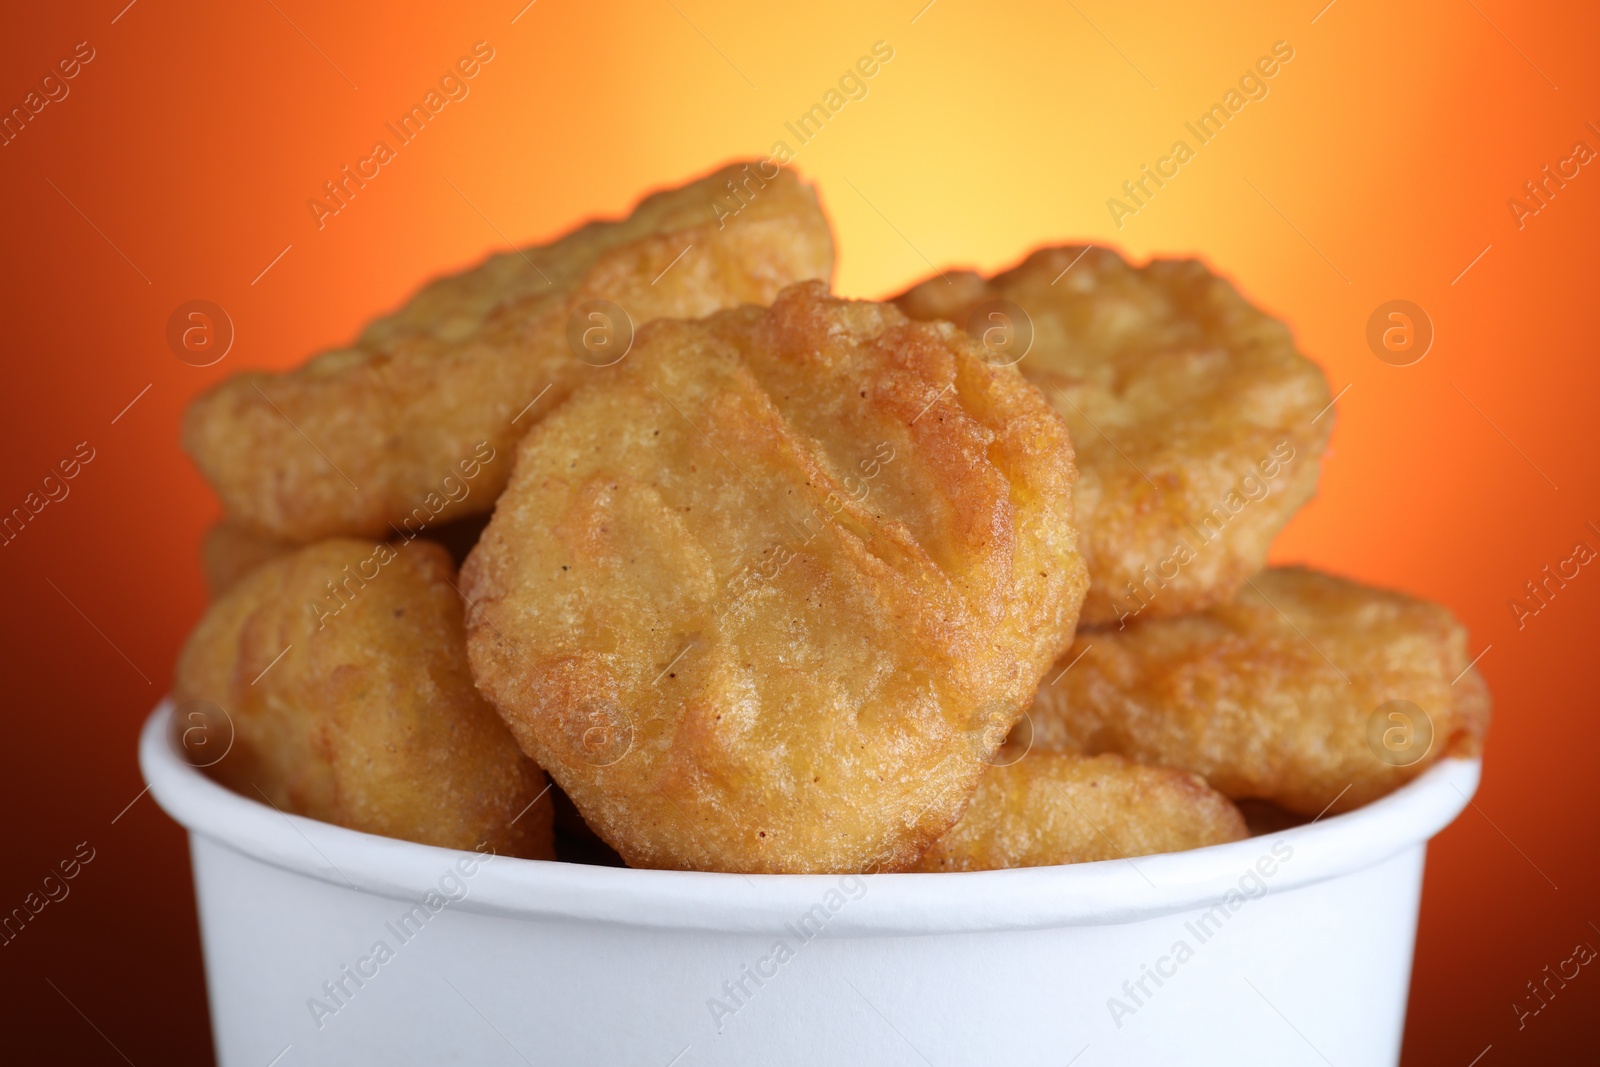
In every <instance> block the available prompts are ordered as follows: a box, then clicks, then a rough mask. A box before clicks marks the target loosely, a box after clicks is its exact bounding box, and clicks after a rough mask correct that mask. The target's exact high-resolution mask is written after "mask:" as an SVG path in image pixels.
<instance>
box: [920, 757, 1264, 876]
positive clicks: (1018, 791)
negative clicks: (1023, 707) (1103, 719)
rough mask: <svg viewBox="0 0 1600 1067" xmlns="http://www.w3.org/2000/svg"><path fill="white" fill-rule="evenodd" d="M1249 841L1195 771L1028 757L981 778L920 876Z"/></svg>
mask: <svg viewBox="0 0 1600 1067" xmlns="http://www.w3.org/2000/svg"><path fill="white" fill-rule="evenodd" d="M1001 758H1002V759H1003V758H1005V750H1002V755H1001ZM1246 836H1248V831H1247V829H1246V827H1245V821H1244V816H1243V815H1241V814H1240V813H1239V809H1238V808H1236V807H1234V805H1233V802H1232V801H1231V800H1229V799H1228V798H1227V797H1225V796H1223V795H1222V794H1221V793H1219V792H1217V791H1216V790H1215V789H1212V788H1211V787H1210V786H1209V785H1207V784H1206V782H1205V779H1203V778H1201V777H1200V776H1199V775H1195V774H1189V773H1187V772H1185V771H1174V770H1168V769H1166V768H1164V767H1147V766H1145V765H1143V764H1139V763H1132V762H1129V761H1128V760H1125V759H1123V758H1122V757H1121V756H1083V755H1078V754H1076V753H1071V752H1030V753H1028V754H1027V755H1026V756H1025V757H1023V758H1021V759H1019V760H1017V761H1016V762H1015V763H1010V764H1006V765H1000V764H997V765H996V766H995V767H993V768H991V769H990V770H989V771H988V772H987V773H986V774H984V776H983V781H981V782H980V783H979V784H978V791H977V793H975V794H974V795H973V797H972V802H971V803H970V804H968V805H967V812H966V814H965V815H963V816H962V817H961V821H960V822H958V823H956V825H955V828H954V829H952V830H951V831H950V832H949V833H947V834H945V835H944V836H943V837H941V838H939V840H938V841H936V842H934V845H933V847H932V848H930V849H929V850H928V851H927V853H926V854H925V855H924V856H923V857H922V859H921V861H919V862H918V863H917V866H916V870H919V871H992V870H999V869H1001V868H1005V867H1048V866H1052V865H1054V864H1059V863H1088V862H1090V861H1091V860H1112V859H1121V858H1127V857H1131V856H1149V855H1153V854H1154V853H1157V852H1182V851H1184V850H1185V849H1191V848H1201V847H1203V846H1205V845H1220V844H1224V843H1226V842H1228V841H1238V840H1239V839H1241V838H1243V837H1246Z"/></svg>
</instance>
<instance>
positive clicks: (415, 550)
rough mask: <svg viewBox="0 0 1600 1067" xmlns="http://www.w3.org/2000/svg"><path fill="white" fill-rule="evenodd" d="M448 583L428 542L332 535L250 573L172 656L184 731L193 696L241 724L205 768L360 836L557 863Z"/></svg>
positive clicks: (450, 573) (203, 710)
mask: <svg viewBox="0 0 1600 1067" xmlns="http://www.w3.org/2000/svg"><path fill="white" fill-rule="evenodd" d="M454 577H455V573H454V568H453V567H452V566H451V564H450V557H449V555H448V554H447V553H446V552H445V550H444V549H443V548H441V547H439V546H438V545H435V544H432V543H431V542H427V541H421V540H419V541H415V542H413V543H411V544H408V545H406V546H404V547H401V548H396V547H394V546H393V545H389V544H385V543H379V544H376V545H375V544H373V543H372V542H370V541H355V540H345V539H339V540H331V541H324V542H321V543H319V544H315V545H311V546H308V547H305V548H302V549H299V550H298V551H296V552H294V553H293V554H291V555H288V556H283V557H280V558H278V559H274V560H269V561H268V562H266V563H263V564H261V565H260V566H258V567H256V568H255V569H254V570H252V571H250V572H249V573H248V574H246V575H245V576H244V577H243V578H241V579H240V580H239V582H238V583H237V584H236V585H234V586H233V587H232V588H231V589H229V590H228V591H227V592H226V593H224V594H223V596H222V597H221V598H220V599H218V600H217V601H216V602H215V603H213V604H212V605H211V607H210V608H209V609H208V610H207V611H206V614H205V617H204V618H203V619H201V621H200V625H199V626H198V627H196V628H195V631H194V633H193V634H191V635H190V637H189V641H188V643H187V644H186V645H185V646H184V649H183V653H182V655H181V657H180V658H179V660H178V668H177V676H176V682H175V685H174V698H175V700H176V701H177V703H178V710H179V716H178V720H179V723H180V725H182V724H183V723H184V721H185V720H186V718H187V713H186V712H185V710H184V709H185V706H186V705H187V706H189V707H190V708H191V709H193V708H196V707H198V708H199V709H200V714H201V715H202V720H204V719H206V718H210V717H213V716H216V713H215V712H214V711H210V710H209V708H208V707H207V705H206V704H203V703H202V704H198V705H196V704H193V703H191V702H209V703H210V704H214V705H216V706H217V707H219V708H221V709H222V712H223V713H224V715H225V719H226V721H227V722H228V723H231V730H232V734H231V736H232V747H231V748H230V749H228V750H227V754H226V755H225V756H223V757H221V758H220V759H219V760H217V761H215V762H214V764H212V765H211V766H209V768H208V771H209V773H210V774H212V775H213V776H214V777H215V778H216V779H217V780H218V781H220V782H222V783H223V784H224V785H226V786H228V787H229V788H231V789H233V790H234V791H235V792H238V793H241V794H243V795H244V796H247V797H250V798H251V799H259V798H261V797H263V796H265V797H266V798H267V799H268V800H269V801H271V803H273V804H274V805H276V806H277V807H278V808H280V809H282V810H284V811H289V812H295V813H297V814H300V815H305V816H309V817H310V818H313V819H321V820H323V821H324V822H331V823H337V824H338V825H340V826H347V827H350V828H351V829H354V830H364V831H366V832H368V833H374V834H382V835H384V836H386V837H397V838H402V839H404V840H407V841H419V842H421V843H423V844H427V845H440V846H443V847H446V848H459V849H473V848H476V847H478V846H479V845H481V844H484V843H487V845H488V846H489V847H491V848H493V849H494V850H495V851H496V852H499V853H502V854H510V855H516V856H524V857H528V858H536V859H548V858H551V857H553V855H554V853H553V850H552V842H551V810H550V802H549V799H548V798H543V799H540V798H541V794H542V792H543V790H544V788H545V777H544V774H543V773H542V772H541V771H540V770H539V768H538V767H536V766H535V765H534V764H533V763H532V762H531V761H530V760H529V759H528V758H527V757H526V756H524V755H523V754H522V752H521V751H520V750H519V749H518V748H517V744H516V742H515V741H514V740H513V739H512V737H511V734H510V732H509V731H507V730H506V728H505V725H504V724H503V723H502V722H500V720H499V718H498V717H497V716H496V715H495V713H494V709H493V708H491V707H489V705H488V704H486V703H484V701H483V698H482V697H480V696H479V695H478V692H477V690H476V689H474V688H473V685H472V676H471V672H470V670H469V669H468V666H467V652H466V634H465V632H464V630H463V629H462V618H461V614H462V609H461V601H460V597H459V595H458V594H457V592H456V590H455V587H454V584H453V579H454ZM216 717H217V720H218V721H217V722H216V723H213V724H211V725H214V726H216V728H217V732H216V736H223V735H225V734H226V732H227V727H224V726H222V725H221V720H222V718H223V717H222V716H216ZM536 799H537V800H538V801H539V802H538V803H537V804H534V801H535V800H536ZM530 804H533V805H534V806H533V807H532V808H529V805H530Z"/></svg>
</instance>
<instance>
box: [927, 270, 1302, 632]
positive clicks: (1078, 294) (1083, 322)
mask: <svg viewBox="0 0 1600 1067" xmlns="http://www.w3.org/2000/svg"><path fill="white" fill-rule="evenodd" d="M897 303H898V304H899V305H900V306H901V307H902V308H903V309H905V311H906V313H907V314H909V315H910V316H911V317H912V318H914V319H946V320H949V321H951V322H955V323H957V324H962V325H965V326H966V327H967V328H968V329H969V330H970V331H972V332H973V333H974V334H975V335H977V336H979V337H980V338H984V339H985V346H986V348H987V349H988V350H989V351H990V353H991V358H992V359H995V360H996V361H998V362H1012V361H1015V362H1016V366H1017V369H1019V370H1020V371H1022V373H1023V375H1024V376H1026V377H1027V378H1028V379H1029V380H1030V381H1032V382H1034V383H1035V384H1036V385H1038V386H1039V388H1040V389H1041V390H1043V391H1044V394H1045V396H1046V397H1047V398H1048V399H1049V400H1050V402H1051V403H1052V404H1053V405H1055V407H1056V410H1057V411H1059V412H1060V413H1061V414H1062V416H1063V417H1064V418H1065V419H1066V420H1067V425H1068V426H1069V427H1070V428H1071V431H1072V443H1073V445H1074V447H1075V448H1076V450H1077V455H1078V469H1079V481H1078V486H1077V489H1076V491H1075V494H1074V495H1075V508H1076V512H1077V522H1078V529H1079V530H1080V531H1081V532H1082V550H1083V554H1084V558H1085V559H1086V560H1087V561H1088V564H1089V583H1090V584H1089V595H1088V597H1087V598H1086V599H1085V600H1084V605H1083V622H1084V623H1085V625H1093V624H1103V623H1108V622H1112V621H1116V620H1119V619H1122V620H1126V619H1131V618H1154V617H1158V616H1164V615H1179V614H1183V613H1185V612H1191V611H1198V610H1201V609H1203V608H1207V607H1210V606H1212V605H1213V604H1220V603H1223V602H1225V601H1227V600H1228V599H1229V598H1231V597H1232V596H1233V594H1234V593H1235V592H1237V591H1238V589H1239V587H1240V585H1242V584H1243V583H1244V580H1245V579H1246V578H1248V577H1249V576H1250V575H1252V574H1255V573H1256V572H1257V571H1259V570H1260V569H1261V568H1262V567H1263V566H1264V565H1265V564H1266V559H1267V548H1268V546H1269V545H1270V544H1271V542H1272V539H1273V537H1274V536H1276V534H1277V533H1278V531H1279V530H1281V529H1282V528H1283V526H1284V524H1285V523H1287V522H1288V521H1289V519H1290V517H1291V516H1293V515H1294V513H1295V512H1296V511H1298V510H1299V509H1300V507H1301V506H1302V505H1304V504H1305V502H1306V501H1307V500H1309V499H1310V498H1311V495H1312V493H1313V492H1314V491H1315V489H1316V483H1317V470H1318V464H1319V460H1320V457H1321V455H1322V452H1323V449H1324V447H1325V446H1326V444H1327V440H1328V432H1329V430H1330V428H1331V426H1332V423H1333V416H1332V413H1331V412H1330V413H1327V414H1322V413H1323V412H1324V411H1325V410H1326V408H1327V406H1328V404H1329V403H1330V398H1329V395H1328V384H1327V381H1326V379H1325V378H1324V377H1323V375H1322V371H1321V370H1320V369H1318V368H1317V366H1316V365H1315V364H1313V363H1312V362H1310V361H1309V360H1307V359H1306V358H1305V357H1304V356H1302V355H1300V353H1299V352H1297V351H1296V350H1295V346H1294V340H1293V338H1292V337H1291V336H1290V334H1289V330H1288V328H1287V327H1285V326H1284V325H1283V323H1281V322H1278V321H1277V320H1276V319H1273V318H1270V317H1268V316H1267V315H1264V314H1263V313H1261V312H1260V311H1258V310H1257V309H1256V308H1254V307H1252V306H1251V305H1250V304H1249V303H1248V302H1247V301H1246V300H1245V299H1244V298H1243V297H1242V296H1240V295H1239V293H1238V291H1237V290H1235V289H1234V288H1233V286H1232V285H1230V284H1229V283H1228V282H1227V281H1225V280H1224V279H1222V278H1219V277H1217V276H1216V275H1214V274H1212V273H1211V272H1210V271H1209V270H1207V269H1206V268H1205V266H1204V265H1203V264H1201V263H1199V262H1198V261H1196V260H1161V259H1158V260H1152V261H1151V262H1150V263H1148V264H1146V265H1145V266H1143V267H1132V266H1129V265H1128V263H1127V262H1126V261H1124V260H1123V259H1122V257H1121V256H1119V255H1117V253H1115V252H1113V251H1111V250H1110V249H1107V248H1096V247H1089V248H1084V247H1079V246H1067V247H1061V248H1046V249H1041V250H1040V251H1037V252H1035V253H1033V254H1032V255H1031V256H1029V257H1028V258H1027V259H1026V260H1025V261H1023V263H1022V264H1021V265H1020V266H1017V267H1015V268H1013V269H1011V270H1008V271H1005V272H1003V273H1001V274H997V275H995V276H994V277H993V278H990V279H987V280H985V279H983V278H981V277H979V276H978V275H976V274H972V273H970V272H966V271H947V272H945V274H944V275H943V276H941V277H938V278H932V279H929V280H928V281H926V282H923V283H922V284H920V285H918V286H916V287H915V288H913V289H911V290H910V291H909V292H907V293H905V294H903V295H902V296H900V297H898V298H897ZM1018 309H1020V310H1021V312H1022V314H1019V313H1018ZM1319 415H1320V417H1319Z"/></svg>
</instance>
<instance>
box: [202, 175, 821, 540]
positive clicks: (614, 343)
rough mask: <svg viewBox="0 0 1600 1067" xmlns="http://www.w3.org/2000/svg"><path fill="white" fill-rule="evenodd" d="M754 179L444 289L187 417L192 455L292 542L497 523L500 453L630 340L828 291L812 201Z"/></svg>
mask: <svg viewBox="0 0 1600 1067" xmlns="http://www.w3.org/2000/svg"><path fill="white" fill-rule="evenodd" d="M763 166H764V165H762V164H755V165H752V164H746V165H744V166H743V167H739V166H729V167H726V168H724V169H722V170H719V171H717V172H716V173H714V174H712V175H710V176H709V177H706V178H702V179H700V180H699V181H695V182H692V183H690V184H688V185H685V186H682V187H681V188H677V189H673V190H669V191H666V192H661V193H657V194H655V195H653V196H650V197H647V198H646V199H645V200H643V201H642V202H641V203H640V204H639V206H638V207H637V208H636V209H635V210H634V212H633V214H632V215H630V216H629V217H628V218H626V219H623V220H621V221H619V222H592V223H589V224H588V225H586V226H582V227H580V228H579V229H577V230H574V231H573V232H571V233H569V234H567V235H566V236H564V237H562V238H560V239H558V240H556V241H554V242H552V243H550V244H547V245H543V246H535V247H529V248H524V249H520V250H517V251H513V252H508V253H505V254H502V255H497V256H492V257H491V258H490V259H488V260H487V261H486V262H484V263H483V264H481V265H479V266H478V267H476V268H474V269H472V270H469V271H466V272H465V273H462V274H457V275H454V276H451V277H447V278H441V279H439V280H437V281H435V282H433V283H431V284H430V285H428V286H427V287H425V288H424V289H423V290H422V291H421V292H419V293H418V294H417V295H416V296H415V297H413V298H412V300H411V301H410V303H408V304H407V305H406V306H405V307H403V308H401V309H400V310H399V311H397V312H395V313H394V314H392V315H389V316H387V317H385V318H382V319H379V320H378V321H377V322H374V323H373V324H371V325H370V326H369V327H367V329H366V331H365V332H364V333H363V334H362V335H361V337H360V338H359V339H358V340H357V341H356V343H355V344H354V345H353V346H351V347H349V348H342V349H338V350H336V351H331V352H325V353H323V354H321V355H319V356H317V357H315V358H314V359H312V360H311V361H310V362H309V363H307V364H306V365H305V366H303V367H301V368H299V369H298V370H294V371H290V372H287V373H284V374H241V375H238V376H236V377H233V378H230V379H228V380H227V381H224V382H223V383H221V384H220V385H218V386H217V387H215V388H213V389H212V390H210V391H209V392H207V393H205V394H203V395H202V396H201V397H200V398H199V399H197V400H196V401H195V402H194V403H193V404H192V405H191V406H190V408H189V410H188V412H187V414H186V416H185V418H184V427H183V441H184V447H185V448H186V449H187V450H188V452H189V454H190V455H191V456H193V457H194V460H195V462H196V463H197V464H198V465H199V467H200V470H201V473H202V474H204V475H205V478H206V480H207V481H209V482H210V483H211V485H212V487H213V488H214V489H215V490H216V492H217V495H218V496H219V497H221V498H222V503H223V507H224V509H225V510H226V512H227V514H228V516H229V517H230V519H232V520H233V521H234V522H237V523H240V524H242V525H244V526H248V527H250V528H253V529H255V530H257V531H259V532H260V533H263V534H268V535H270V536H272V537H276V538H279V539H282V540H286V541H294V542H297V543H303V542H307V541H313V540H316V539H318V538H323V537H330V536H336V535H353V536H363V537H387V536H388V535H389V534H390V533H391V532H392V530H391V528H393V530H394V531H398V530H401V529H403V530H404V531H405V532H406V533H415V532H417V530H418V529H420V525H419V524H422V525H426V524H429V523H443V522H447V521H449V520H450V519H453V518H459V517H461V516H464V515H472V514H479V513H484V512H487V511H489V510H491V509H492V507H493V505H494V500H495V497H497V496H498V495H499V494H500V490H501V489H502V488H504V486H505V483H506V479H507V478H508V477H509V474H510V470H509V468H510V462H509V460H510V456H509V454H507V455H505V456H504V457H503V458H502V457H501V453H509V451H510V449H511V448H512V447H513V446H514V445H515V444H516V441H517V439H518V438H519V437H520V436H521V435H522V433H523V432H524V431H526V430H527V429H528V427H529V426H530V425H532V424H533V423H535V422H537V421H538V420H539V419H540V418H542V417H543V416H544V415H545V414H546V413H547V412H549V411H550V410H552V409H553V408H554V407H556V406H557V405H558V404H559V403H560V401H561V400H562V399H563V398H564V397H565V396H566V395H567V394H568V393H569V392H571V390H572V389H573V387H574V386H576V385H578V384H579V383H581V382H583V381H585V380H588V379H592V378H596V377H601V376H604V375H606V374H608V373H610V371H609V370H607V369H606V368H607V366H608V365H610V364H612V363H614V362H615V361H616V360H617V359H620V358H623V357H624V355H625V354H626V352H627V348H628V345H629V344H630V343H631V341H632V337H633V331H634V328H636V327H639V326H643V325H644V324H645V323H646V322H648V321H650V320H651V319H655V318H659V317H661V316H664V315H672V316H694V315H705V314H709V313H710V312H712V311H716V310H718V309H720V308H724V307H730V306H733V305H736V304H740V303H744V302H757V303H762V304H765V303H767V302H769V301H770V300H771V299H772V298H773V297H774V296H775V295H776V294H777V292H778V290H779V289H781V288H783V287H784V286H785V285H788V284H789V283H791V282H796V281H801V280H804V279H808V278H821V279H824V280H826V279H827V278H828V277H829V276H830V275H831V273H832V270H833V242H832V238H831V236H830V235H829V232H828V224H827V221H826V220H825V219H824V218H823V216H822V212H821V209H820V208H819V207H818V205H817V199H816V194H815V193H814V192H813V190H812V189H811V188H810V187H809V186H807V185H803V184H801V183H800V181H799V180H798V179H796V178H795V177H794V176H793V175H792V174H790V173H789V172H787V171H783V170H778V172H777V173H776V174H773V175H772V176H771V177H768V176H766V171H765V170H764V169H763ZM736 192H737V196H736V195H735V194H736ZM730 202H731V203H733V204H735V205H742V207H741V208H740V210H738V211H737V212H735V211H733V210H732V209H731V208H730V207H729V206H728V204H729V203H730Z"/></svg>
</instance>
